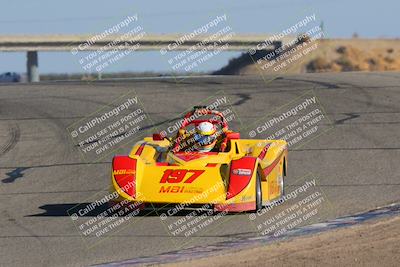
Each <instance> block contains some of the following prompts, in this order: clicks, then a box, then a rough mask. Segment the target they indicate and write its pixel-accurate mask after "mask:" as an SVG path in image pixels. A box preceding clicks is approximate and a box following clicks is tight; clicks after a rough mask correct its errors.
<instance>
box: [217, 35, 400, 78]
mask: <svg viewBox="0 0 400 267" xmlns="http://www.w3.org/2000/svg"><path fill="white" fill-rule="evenodd" d="M271 53H272V51H258V52H257V53H256V54H255V55H253V56H252V57H250V56H249V54H248V53H243V54H242V55H240V56H238V57H236V58H233V59H231V60H230V61H229V63H228V64H227V65H226V66H224V67H223V68H221V69H220V70H218V71H216V72H215V74H227V75H230V74H240V75H259V74H277V75H278V74H284V73H305V72H342V71H396V70H400V57H399V56H400V40H398V39H358V38H353V39H320V40H316V41H313V42H306V43H303V45H299V46H296V47H291V48H288V49H287V50H285V52H284V53H282V54H281V55H279V56H277V57H271V58H269V57H268V56H267V55H271ZM274 55H277V54H276V53H275V54H274ZM268 58H269V60H268Z"/></svg>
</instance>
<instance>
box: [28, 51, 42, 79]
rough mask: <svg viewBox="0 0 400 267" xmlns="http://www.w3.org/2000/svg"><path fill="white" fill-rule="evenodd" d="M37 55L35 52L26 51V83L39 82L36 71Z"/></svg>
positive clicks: (37, 70)
mask: <svg viewBox="0 0 400 267" xmlns="http://www.w3.org/2000/svg"><path fill="white" fill-rule="evenodd" d="M38 66H39V63H38V53H37V51H28V52H27V60H26V68H27V71H26V73H27V74H28V82H30V83H31V82H39V81H40V77H39V69H38Z"/></svg>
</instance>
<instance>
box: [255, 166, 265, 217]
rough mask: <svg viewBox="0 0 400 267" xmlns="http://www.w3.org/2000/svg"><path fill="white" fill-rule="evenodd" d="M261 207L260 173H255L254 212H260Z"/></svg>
mask: <svg viewBox="0 0 400 267" xmlns="http://www.w3.org/2000/svg"><path fill="white" fill-rule="evenodd" d="M262 207H263V205H262V189H261V176H260V173H259V172H258V171H257V178H256V211H258V210H261V209H262Z"/></svg>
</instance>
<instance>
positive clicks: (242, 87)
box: [0, 72, 400, 266]
mask: <svg viewBox="0 0 400 267" xmlns="http://www.w3.org/2000/svg"><path fill="white" fill-rule="evenodd" d="M264 78H265V79H262V78H261V77H258V76H254V77H240V76H229V77H228V76H225V77H224V76H222V77H193V78H186V79H184V80H179V82H178V83H177V81H176V80H175V79H135V80H121V81H102V82H90V83H86V82H57V83H39V84H34V85H29V84H23V85H19V84H16V85H1V86H0V212H1V216H0V229H1V230H0V265H2V266H5V265H20V266H21V265H28V266H58V265H60V266H61V265H71V266H82V265H91V264H98V263H104V262H110V261H118V260H123V259H130V258H135V257H141V256H151V255H156V254H159V253H163V252H168V251H172V250H179V249H180V248H183V247H190V246H199V245H205V244H213V243H216V242H219V241H225V240H231V239H234V238H236V237H239V236H252V235H257V231H255V229H254V225H251V223H250V221H249V219H248V218H249V214H239V215H233V216H229V217H228V219H229V220H227V221H224V222H223V223H221V224H219V225H217V226H216V227H213V228H212V229H209V230H207V231H204V232H201V233H199V234H198V235H196V236H191V237H184V236H175V237H174V236H172V235H171V234H170V233H169V232H168V231H166V229H165V226H164V225H163V224H162V223H161V221H160V218H159V217H158V216H157V215H154V214H153V215H149V216H138V217H137V218H133V220H134V221H132V222H129V225H128V226H127V227H125V228H124V229H122V230H121V231H119V232H117V233H115V234H112V235H110V236H107V237H106V238H104V239H103V240H102V241H101V242H99V243H96V244H95V245H94V246H91V247H89V248H88V246H87V244H88V243H89V244H90V242H91V237H89V238H88V237H86V240H83V239H82V237H81V235H80V232H79V231H78V229H76V227H75V225H74V223H73V222H72V220H71V218H70V217H69V216H68V215H67V210H68V209H69V208H71V207H72V206H74V205H76V204H79V203H82V202H86V201H87V199H88V198H90V197H91V196H93V195H95V194H96V193H99V192H100V193H101V192H106V190H107V187H108V184H109V173H110V161H111V156H109V157H107V158H105V159H102V160H101V161H99V162H95V163H90V162H85V161H84V160H82V158H81V156H80V154H79V152H78V150H77V148H76V146H74V145H73V144H72V143H71V140H70V137H69V133H68V132H67V130H66V127H67V126H69V125H70V124H72V123H74V122H76V121H78V120H79V119H81V118H84V117H86V116H87V115H88V114H90V113H92V112H93V111H95V110H97V109H99V108H101V107H103V106H104V105H107V104H109V103H110V102H112V101H113V100H114V99H116V98H117V97H119V96H121V95H123V94H125V93H128V92H130V91H131V90H135V91H136V93H137V96H138V97H139V98H140V100H141V101H142V103H143V106H144V108H145V109H146V111H147V112H148V114H149V116H150V117H151V119H152V120H153V121H154V122H155V124H161V123H162V122H164V121H166V120H168V119H171V118H175V117H177V116H178V115H179V114H180V113H182V112H183V111H185V110H186V109H187V108H188V107H189V106H190V105H191V104H192V103H193V104H195V103H197V102H200V101H202V100H203V99H204V98H206V97H208V96H209V95H213V94H215V93H216V92H218V91H220V90H223V94H224V95H226V96H228V97H229V98H230V99H231V100H232V104H233V107H234V108H235V110H236V111H237V114H239V117H240V119H241V121H242V122H244V124H251V123H252V122H254V121H255V120H257V119H258V118H260V117H263V116H265V114H266V113H269V112H271V111H272V110H274V109H275V108H277V107H279V106H281V105H283V104H285V103H287V102H288V101H290V100H292V99H294V98H296V97H298V96H300V95H302V94H304V93H305V92H308V91H309V90H310V89H313V90H314V92H315V95H316V96H317V97H318V99H319V100H320V103H321V105H322V106H323V107H324V109H325V111H326V114H327V116H329V118H330V119H331V121H332V125H331V126H332V128H331V129H330V130H329V131H326V132H325V133H324V134H322V135H321V136H319V137H318V138H316V139H314V140H312V141H310V142H309V143H307V144H305V145H304V146H301V147H300V148H295V149H291V150H289V176H288V177H287V179H286V183H287V185H288V186H290V185H295V184H296V182H297V181H298V179H299V178H300V177H304V176H305V175H308V174H309V173H310V172H311V173H312V174H313V176H314V177H316V179H317V180H318V184H319V185H320V188H321V189H322V190H323V192H324V194H325V195H326V198H327V199H329V205H326V208H325V209H324V210H323V211H321V213H320V214H318V218H316V219H315V220H317V221H324V220H328V219H332V218H336V217H338V216H342V215H347V214H353V213H356V212H360V211H365V210H368V209H372V208H375V207H378V206H383V205H385V204H389V203H393V202H398V201H399V199H400V164H399V158H400V141H399V133H400V86H399V84H400V74H399V73H391V72H388V73H340V74H307V75H284V76H280V77H264ZM269 78H274V79H269ZM149 126H151V125H149ZM233 126H235V124H233ZM242 134H244V132H242ZM128 150H129V147H124V148H121V149H120V150H119V151H117V152H118V153H126V152H127V151H128ZM117 152H116V153H117ZM181 216H184V214H183V215H181ZM175 217H176V218H175V219H179V218H180V216H175ZM94 239H95V238H94V237H93V240H94Z"/></svg>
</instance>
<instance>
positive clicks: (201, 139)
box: [194, 121, 217, 152]
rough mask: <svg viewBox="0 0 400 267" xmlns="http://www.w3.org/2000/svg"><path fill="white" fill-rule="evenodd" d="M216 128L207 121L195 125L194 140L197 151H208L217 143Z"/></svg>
mask: <svg viewBox="0 0 400 267" xmlns="http://www.w3.org/2000/svg"><path fill="white" fill-rule="evenodd" d="M216 131H217V130H216V128H215V126H214V125H213V124H212V123H211V122H208V121H205V122H201V123H199V124H198V125H197V126H196V133H195V134H194V140H195V141H196V149H197V151H198V152H209V151H211V150H212V149H213V148H214V146H215V144H216V143H217V138H216Z"/></svg>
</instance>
